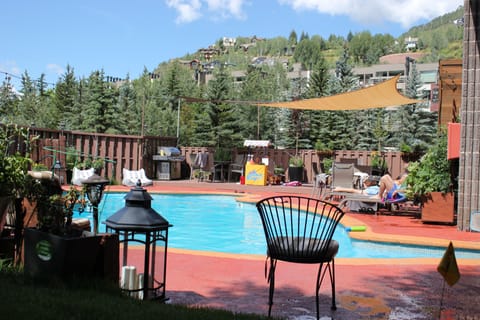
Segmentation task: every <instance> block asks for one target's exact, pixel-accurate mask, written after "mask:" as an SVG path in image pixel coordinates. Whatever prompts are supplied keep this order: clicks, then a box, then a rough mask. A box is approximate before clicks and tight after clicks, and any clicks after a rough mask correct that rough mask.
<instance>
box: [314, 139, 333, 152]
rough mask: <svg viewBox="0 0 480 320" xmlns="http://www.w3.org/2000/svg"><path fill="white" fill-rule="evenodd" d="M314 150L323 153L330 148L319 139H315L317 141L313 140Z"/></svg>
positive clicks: (329, 150)
mask: <svg viewBox="0 0 480 320" xmlns="http://www.w3.org/2000/svg"><path fill="white" fill-rule="evenodd" d="M315 150H317V151H319V152H325V153H329V152H332V149H330V148H329V147H328V146H327V145H326V144H325V143H324V142H322V141H320V140H317V142H315Z"/></svg>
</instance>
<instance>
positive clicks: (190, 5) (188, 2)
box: [166, 0, 202, 23]
mask: <svg viewBox="0 0 480 320" xmlns="http://www.w3.org/2000/svg"><path fill="white" fill-rule="evenodd" d="M166 4H167V6H168V7H170V8H173V9H175V10H176V11H177V12H178V16H177V19H175V22H177V23H189V22H192V21H195V20H197V19H199V18H200V17H201V16H202V15H201V13H200V9H201V7H202V5H201V2H200V0H167V1H166Z"/></svg>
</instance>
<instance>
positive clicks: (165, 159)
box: [153, 147, 185, 180]
mask: <svg viewBox="0 0 480 320" xmlns="http://www.w3.org/2000/svg"><path fill="white" fill-rule="evenodd" d="M184 160H185V157H184V156H182V155H181V153H180V150H179V149H178V148H175V147H158V154H155V155H153V161H154V162H155V163H156V172H157V179H158V180H173V179H180V178H181V177H182V170H181V168H182V162H183V161H184Z"/></svg>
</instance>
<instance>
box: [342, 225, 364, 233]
mask: <svg viewBox="0 0 480 320" xmlns="http://www.w3.org/2000/svg"><path fill="white" fill-rule="evenodd" d="M345 230H346V231H348V232H359V231H365V230H367V227H366V226H351V227H347V228H345Z"/></svg>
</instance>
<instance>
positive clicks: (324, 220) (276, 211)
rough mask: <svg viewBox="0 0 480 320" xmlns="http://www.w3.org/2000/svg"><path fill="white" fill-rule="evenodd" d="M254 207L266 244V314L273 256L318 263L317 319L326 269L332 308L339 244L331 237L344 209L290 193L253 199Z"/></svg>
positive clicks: (272, 278) (274, 260)
mask: <svg viewBox="0 0 480 320" xmlns="http://www.w3.org/2000/svg"><path fill="white" fill-rule="evenodd" d="M307 208H308V210H307ZM257 209H258V212H259V214H260V218H261V220H262V224H263V229H264V231H265V237H266V241H267V248H268V251H267V261H266V262H265V264H266V265H265V270H266V271H267V269H268V273H267V272H266V274H265V276H266V278H267V281H268V282H269V284H270V291H269V301H268V304H269V308H268V316H270V315H271V311H272V305H273V292H274V290H275V269H276V266H277V260H280V261H286V262H294V263H308V264H312V263H318V264H320V266H319V269H318V274H317V282H316V289H315V294H316V300H315V301H316V310H317V319H319V297H318V294H319V291H320V286H321V284H322V281H323V278H324V277H325V274H326V272H327V271H328V274H329V277H330V282H331V287H332V306H331V309H332V310H336V308H337V307H336V303H335V264H334V257H335V255H336V254H337V252H338V249H339V244H338V242H337V241H336V240H333V239H332V237H333V234H334V232H335V229H336V227H337V225H338V223H339V221H340V219H341V218H342V217H343V215H344V212H343V211H342V210H341V209H340V208H338V207H337V206H335V205H333V204H330V203H328V202H325V201H322V200H318V199H313V198H308V197H304V196H294V195H291V196H274V197H269V198H265V199H263V200H260V201H259V202H257ZM268 260H270V265H269V267H268V266H267V264H268ZM324 267H325V268H324Z"/></svg>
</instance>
